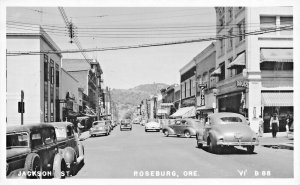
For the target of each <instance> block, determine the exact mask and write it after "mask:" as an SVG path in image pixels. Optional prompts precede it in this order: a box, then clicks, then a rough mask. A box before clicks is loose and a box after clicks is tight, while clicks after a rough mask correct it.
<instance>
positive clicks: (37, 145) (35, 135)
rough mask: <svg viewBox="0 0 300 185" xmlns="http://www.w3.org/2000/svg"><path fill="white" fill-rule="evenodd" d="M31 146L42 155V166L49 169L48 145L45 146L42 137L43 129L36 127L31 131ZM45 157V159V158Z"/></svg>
mask: <svg viewBox="0 0 300 185" xmlns="http://www.w3.org/2000/svg"><path fill="white" fill-rule="evenodd" d="M30 146H31V149H32V152H33V153H37V154H38V155H39V157H40V161H41V167H42V169H43V170H47V167H48V161H47V147H46V146H45V144H44V142H43V138H42V132H41V129H34V130H31V132H30ZM44 159H45V160H44Z"/></svg>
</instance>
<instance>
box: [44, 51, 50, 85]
mask: <svg viewBox="0 0 300 185" xmlns="http://www.w3.org/2000/svg"><path fill="white" fill-rule="evenodd" d="M48 73H49V72H48V56H47V55H44V81H45V82H47V81H48Z"/></svg>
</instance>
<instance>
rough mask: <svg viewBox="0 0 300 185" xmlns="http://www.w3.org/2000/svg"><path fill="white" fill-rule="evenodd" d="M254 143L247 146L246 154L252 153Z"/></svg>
mask: <svg viewBox="0 0 300 185" xmlns="http://www.w3.org/2000/svg"><path fill="white" fill-rule="evenodd" d="M254 148H255V147H254V145H252V146H247V153H248V154H253V152H254Z"/></svg>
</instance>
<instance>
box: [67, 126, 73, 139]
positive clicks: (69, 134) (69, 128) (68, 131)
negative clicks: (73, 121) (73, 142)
mask: <svg viewBox="0 0 300 185" xmlns="http://www.w3.org/2000/svg"><path fill="white" fill-rule="evenodd" d="M73 135H74V133H73V129H72V126H70V125H69V126H67V136H68V137H71V136H73Z"/></svg>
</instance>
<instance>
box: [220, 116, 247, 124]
mask: <svg viewBox="0 0 300 185" xmlns="http://www.w3.org/2000/svg"><path fill="white" fill-rule="evenodd" d="M220 119H221V120H222V121H223V122H225V123H226V122H227V123H228V122H241V123H242V122H243V121H242V119H241V118H239V117H222V118H220Z"/></svg>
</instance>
